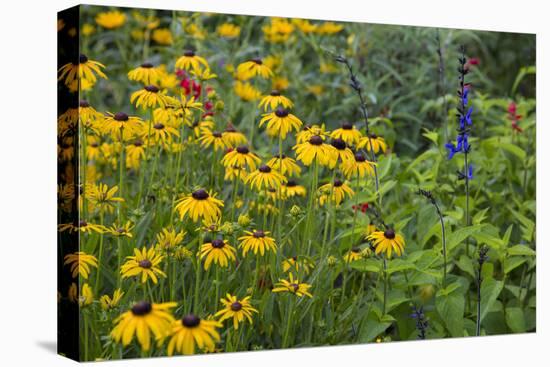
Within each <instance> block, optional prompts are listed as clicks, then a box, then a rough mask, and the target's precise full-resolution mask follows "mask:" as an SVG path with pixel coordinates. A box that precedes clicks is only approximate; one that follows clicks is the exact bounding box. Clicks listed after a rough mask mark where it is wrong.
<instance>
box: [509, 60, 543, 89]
mask: <svg viewBox="0 0 550 367" xmlns="http://www.w3.org/2000/svg"><path fill="white" fill-rule="evenodd" d="M536 72H537V68H536V67H535V66H534V65H532V66H525V67H523V68H521V69H520V70H519V73H518V75H517V76H516V80H514V85H513V86H512V94H514V93H515V92H516V89H518V86H519V83H521V81H522V80H523V78H525V76H527V75H529V74H535V73H536Z"/></svg>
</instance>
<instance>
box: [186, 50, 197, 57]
mask: <svg viewBox="0 0 550 367" xmlns="http://www.w3.org/2000/svg"><path fill="white" fill-rule="evenodd" d="M183 56H187V57H193V56H195V51H193V50H185V51H184V52H183Z"/></svg>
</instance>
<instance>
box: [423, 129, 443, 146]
mask: <svg viewBox="0 0 550 367" xmlns="http://www.w3.org/2000/svg"><path fill="white" fill-rule="evenodd" d="M422 136H423V137H425V138H426V139H429V140H431V141H433V142H434V143H435V145H438V143H437V142H438V140H439V134H438V133H437V131H430V130H428V129H426V128H424V133H423V134H422Z"/></svg>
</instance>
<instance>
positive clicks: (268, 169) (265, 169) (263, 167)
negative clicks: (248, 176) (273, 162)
mask: <svg viewBox="0 0 550 367" xmlns="http://www.w3.org/2000/svg"><path fill="white" fill-rule="evenodd" d="M258 171H260V172H262V173H269V172H271V167H269V166H268V165H265V164H262V165H261V166H260V168H258Z"/></svg>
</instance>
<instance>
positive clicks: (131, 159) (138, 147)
mask: <svg viewBox="0 0 550 367" xmlns="http://www.w3.org/2000/svg"><path fill="white" fill-rule="evenodd" d="M142 159H145V145H144V143H143V140H141V139H135V140H134V141H133V142H132V143H130V144H128V145H126V167H128V168H133V169H136V170H137V169H138V168H139V164H140V162H141V160H142Z"/></svg>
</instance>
